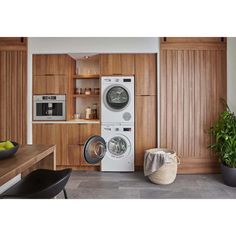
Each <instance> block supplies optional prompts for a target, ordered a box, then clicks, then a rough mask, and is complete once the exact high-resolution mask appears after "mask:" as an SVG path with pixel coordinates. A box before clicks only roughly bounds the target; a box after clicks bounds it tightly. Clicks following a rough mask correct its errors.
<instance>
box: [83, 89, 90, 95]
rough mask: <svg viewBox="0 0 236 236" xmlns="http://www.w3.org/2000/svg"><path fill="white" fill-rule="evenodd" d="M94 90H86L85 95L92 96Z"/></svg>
mask: <svg viewBox="0 0 236 236" xmlns="http://www.w3.org/2000/svg"><path fill="white" fill-rule="evenodd" d="M91 93H92V89H91V88H85V91H84V94H85V95H91Z"/></svg>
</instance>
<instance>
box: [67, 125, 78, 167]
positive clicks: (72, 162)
mask: <svg viewBox="0 0 236 236" xmlns="http://www.w3.org/2000/svg"><path fill="white" fill-rule="evenodd" d="M66 126H67V136H68V137H67V145H68V146H67V148H68V150H67V152H68V153H67V165H69V166H79V165H80V160H81V146H80V125H79V124H67V125H66Z"/></svg>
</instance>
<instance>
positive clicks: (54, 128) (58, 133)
mask: <svg viewBox="0 0 236 236" xmlns="http://www.w3.org/2000/svg"><path fill="white" fill-rule="evenodd" d="M62 129H63V126H62V125H60V124H33V144H53V145H56V164H57V165H62V164H63V163H64V162H63V154H64V153H65V150H64V148H63V147H62V144H63V140H62Z"/></svg>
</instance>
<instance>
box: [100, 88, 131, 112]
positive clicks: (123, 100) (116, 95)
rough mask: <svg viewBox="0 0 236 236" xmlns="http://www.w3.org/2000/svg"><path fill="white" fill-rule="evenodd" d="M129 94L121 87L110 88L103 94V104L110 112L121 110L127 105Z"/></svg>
mask: <svg viewBox="0 0 236 236" xmlns="http://www.w3.org/2000/svg"><path fill="white" fill-rule="evenodd" d="M129 99H130V96H129V92H128V90H127V89H126V88H124V87H122V86H112V87H110V88H108V90H107V92H106V93H105V97H104V102H105V105H106V106H107V108H108V109H110V110H112V111H120V110H123V109H124V108H125V107H126V106H127V105H128V103H129Z"/></svg>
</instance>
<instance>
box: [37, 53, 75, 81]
mask: <svg viewBox="0 0 236 236" xmlns="http://www.w3.org/2000/svg"><path fill="white" fill-rule="evenodd" d="M71 60H72V58H71V57H70V56H68V55H66V54H43V55H33V75H34V76H38V75H40V76H41V75H67V74H68V70H69V69H70V62H71Z"/></svg>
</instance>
